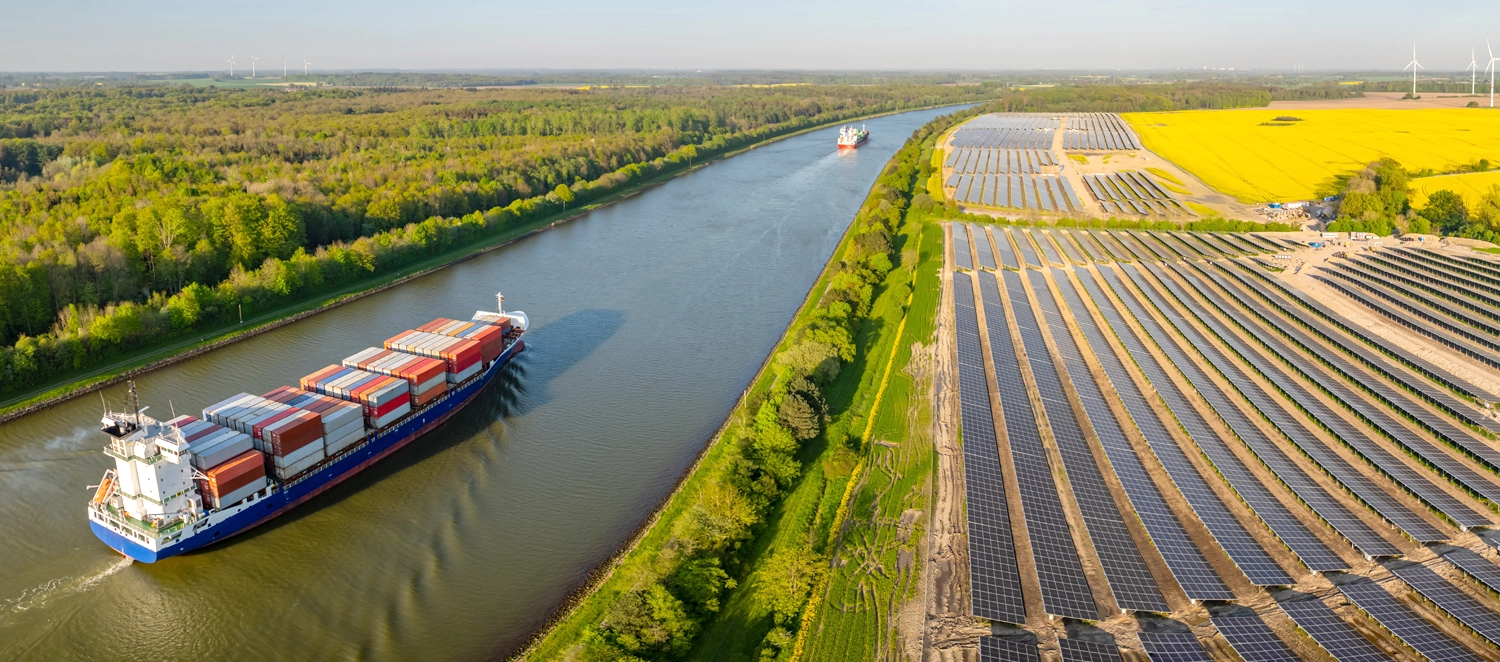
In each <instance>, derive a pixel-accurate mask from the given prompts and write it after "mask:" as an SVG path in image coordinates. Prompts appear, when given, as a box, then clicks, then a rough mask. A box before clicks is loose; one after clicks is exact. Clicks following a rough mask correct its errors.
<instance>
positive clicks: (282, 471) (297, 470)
mask: <svg viewBox="0 0 1500 662" xmlns="http://www.w3.org/2000/svg"><path fill="white" fill-rule="evenodd" d="M326 457H327V456H326V455H324V454H323V449H322V448H319V449H318V450H317V452H315V453H313V454H312V455H309V456H307V457H305V458H302V460H301V461H300V462H297V463H296V464H293V465H291V466H288V467H286V468H282V467H277V468H276V477H277V478H280V479H282V480H287V479H289V478H293V477H296V476H298V475H301V474H302V473H303V472H305V471H307V470H308V469H311V468H313V467H315V466H317V465H318V463H319V462H322V461H323V460H324V459H325V458H326Z"/></svg>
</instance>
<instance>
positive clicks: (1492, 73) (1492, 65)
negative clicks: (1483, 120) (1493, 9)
mask: <svg viewBox="0 0 1500 662" xmlns="http://www.w3.org/2000/svg"><path fill="white" fill-rule="evenodd" d="M1484 50H1486V51H1489V53H1490V63H1489V64H1486V65H1484V70H1485V71H1488V72H1490V107H1491V108H1494V107H1495V63H1496V62H1500V57H1495V49H1493V48H1490V40H1488V39H1486V40H1484Z"/></svg>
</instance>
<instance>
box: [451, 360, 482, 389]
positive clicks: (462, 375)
mask: <svg viewBox="0 0 1500 662" xmlns="http://www.w3.org/2000/svg"><path fill="white" fill-rule="evenodd" d="M483 364H484V361H475V362H474V365H471V366H469V367H467V368H465V369H463V370H460V371H458V372H449V373H444V374H447V375H448V383H450V384H457V383H459V382H461V381H463V380H465V379H468V378H470V377H473V376H474V375H477V374H479V366H481V365H483Z"/></svg>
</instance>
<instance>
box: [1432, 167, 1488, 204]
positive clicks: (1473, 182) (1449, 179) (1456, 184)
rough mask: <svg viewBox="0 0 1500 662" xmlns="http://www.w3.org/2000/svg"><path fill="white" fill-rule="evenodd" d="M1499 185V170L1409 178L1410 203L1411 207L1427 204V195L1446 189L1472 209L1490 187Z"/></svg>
mask: <svg viewBox="0 0 1500 662" xmlns="http://www.w3.org/2000/svg"><path fill="white" fill-rule="evenodd" d="M1492 186H1500V170H1491V171H1489V172H1471V173H1469V174H1466V175H1443V176H1441V177H1419V178H1417V179H1413V180H1411V204H1412V206H1413V207H1425V206H1427V196H1430V195H1432V194H1433V193H1435V192H1437V191H1441V190H1443V189H1448V190H1449V191H1453V192H1454V193H1457V194H1459V195H1461V196H1463V197H1464V202H1465V203H1467V204H1468V205H1469V208H1470V209H1473V208H1474V206H1475V205H1476V204H1478V203H1479V199H1480V198H1481V197H1483V196H1484V194H1485V193H1488V192H1489V190H1490V187H1492Z"/></svg>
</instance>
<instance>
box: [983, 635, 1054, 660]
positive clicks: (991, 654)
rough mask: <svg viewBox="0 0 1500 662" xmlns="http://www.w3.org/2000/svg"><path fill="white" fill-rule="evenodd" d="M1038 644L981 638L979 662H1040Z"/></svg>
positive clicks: (997, 638) (996, 638)
mask: <svg viewBox="0 0 1500 662" xmlns="http://www.w3.org/2000/svg"><path fill="white" fill-rule="evenodd" d="M1041 659H1042V658H1041V654H1040V653H1039V652H1037V649H1036V644H1028V643H1023V642H1019V641H1011V640H1009V639H1001V638H999V637H980V638H979V662H1039V661H1040V660H1041Z"/></svg>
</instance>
